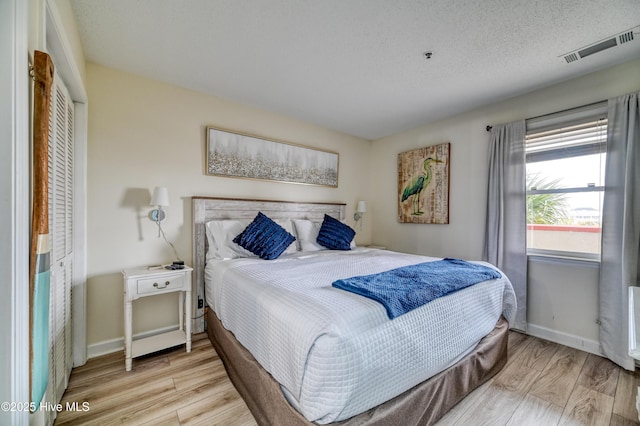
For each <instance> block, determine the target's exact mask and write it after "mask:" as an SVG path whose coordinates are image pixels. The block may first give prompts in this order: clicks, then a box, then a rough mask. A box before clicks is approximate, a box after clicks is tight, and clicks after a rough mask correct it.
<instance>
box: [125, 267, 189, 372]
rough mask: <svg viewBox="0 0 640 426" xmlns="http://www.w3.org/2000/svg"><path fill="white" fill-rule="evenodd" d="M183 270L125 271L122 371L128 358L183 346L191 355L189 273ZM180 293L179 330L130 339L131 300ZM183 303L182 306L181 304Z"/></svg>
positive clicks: (137, 269)
mask: <svg viewBox="0 0 640 426" xmlns="http://www.w3.org/2000/svg"><path fill="white" fill-rule="evenodd" d="M192 271H193V269H192V268H190V267H188V266H185V267H184V269H176V270H170V269H164V268H162V269H157V268H154V269H150V268H148V267H141V268H133V269H125V270H123V271H122V275H123V276H124V349H125V368H126V370H127V371H131V364H132V358H135V357H138V356H141V355H145V354H148V353H151V352H155V351H158V350H160V349H166V348H170V347H172V346H177V345H181V344H183V343H186V346H187V348H186V349H187V352H191V272H192ZM176 291H178V292H180V296H179V302H178V318H179V324H180V325H179V329H178V330H175V331H169V332H167V333H162V334H158V335H155V336H151V337H145V338H144V339H138V340H132V337H133V334H132V333H133V332H132V324H133V321H132V320H133V303H132V302H133V301H134V300H136V299H139V298H141V297H148V296H155V295H157V294H166V293H173V292H176ZM185 302H186V303H185Z"/></svg>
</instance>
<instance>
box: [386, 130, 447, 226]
mask: <svg viewBox="0 0 640 426" xmlns="http://www.w3.org/2000/svg"><path fill="white" fill-rule="evenodd" d="M449 148H450V144H449V143H448V142H447V143H442V144H439V145H432V146H428V147H426V148H419V149H414V150H411V151H406V152H401V153H400V154H398V222H400V223H439V224H447V223H449V163H450V156H449Z"/></svg>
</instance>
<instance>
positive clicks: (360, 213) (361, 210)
mask: <svg viewBox="0 0 640 426" xmlns="http://www.w3.org/2000/svg"><path fill="white" fill-rule="evenodd" d="M366 212H367V202H366V201H358V207H356V212H355V213H354V214H353V220H355V221H356V224H357V223H358V222H359V221H360V220H361V219H362V218H363V217H364V214H365V213H366ZM360 228H362V224H360Z"/></svg>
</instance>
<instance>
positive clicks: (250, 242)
mask: <svg viewBox="0 0 640 426" xmlns="http://www.w3.org/2000/svg"><path fill="white" fill-rule="evenodd" d="M295 240H296V239H295V237H294V236H293V235H291V234H290V233H288V232H287V231H286V230H285V229H284V228H283V227H282V226H280V225H278V224H277V223H275V222H274V221H273V220H271V219H269V218H268V217H267V216H265V215H264V214H262V213H261V212H258V215H257V216H256V217H255V219H253V221H252V222H251V223H250V224H249V225H247V227H246V228H245V229H244V231H242V232H241V233H239V234H238V235H236V237H235V238H234V239H233V242H234V243H236V244H238V245H239V246H240V247H242V248H244V249H246V250H249V251H250V252H251V253H253V254H255V255H257V256H258V257H260V258H262V259H266V260H271V259H276V258H278V256H280V255H281V254H282V252H284V251H285V250H286V249H287V247H289V245H290V244H291V243H292V242H294V241H295Z"/></svg>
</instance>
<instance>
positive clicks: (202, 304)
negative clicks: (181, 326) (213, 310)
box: [198, 297, 204, 309]
mask: <svg viewBox="0 0 640 426" xmlns="http://www.w3.org/2000/svg"><path fill="white" fill-rule="evenodd" d="M202 308H204V300H202V299H200V298H199V297H198V309H202Z"/></svg>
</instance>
